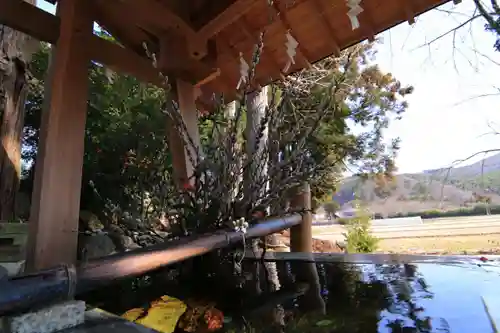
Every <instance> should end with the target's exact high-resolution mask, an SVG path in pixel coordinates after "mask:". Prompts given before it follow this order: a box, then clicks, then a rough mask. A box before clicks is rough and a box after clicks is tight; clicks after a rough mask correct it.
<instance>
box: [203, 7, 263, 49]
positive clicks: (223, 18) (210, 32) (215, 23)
mask: <svg viewBox="0 0 500 333" xmlns="http://www.w3.org/2000/svg"><path fill="white" fill-rule="evenodd" d="M259 1H260V2H264V0H257V1H256V0H236V1H235V2H234V3H233V4H232V5H230V6H229V7H228V8H226V9H225V10H224V11H223V12H222V13H220V14H219V15H217V16H216V17H215V18H214V19H212V20H211V21H210V22H208V23H207V24H206V25H205V26H203V28H201V29H200V30H198V32H197V33H198V37H199V38H201V39H205V40H208V39H209V38H212V37H213V36H215V35H216V34H218V33H219V32H221V31H222V30H224V28H226V27H228V26H229V25H231V24H232V23H233V22H236V21H238V19H239V18H240V17H242V16H243V15H245V14H246V13H248V12H249V11H250V10H252V8H254V6H255V5H257V4H258V3H259Z"/></svg>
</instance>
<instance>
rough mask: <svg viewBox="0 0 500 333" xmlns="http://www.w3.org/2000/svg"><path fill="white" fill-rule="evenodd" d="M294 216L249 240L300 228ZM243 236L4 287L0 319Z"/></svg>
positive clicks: (167, 247) (108, 260) (154, 250)
mask: <svg viewBox="0 0 500 333" xmlns="http://www.w3.org/2000/svg"><path fill="white" fill-rule="evenodd" d="M301 222H302V216H301V215H300V214H293V215H289V216H284V217H280V218H270V219H267V220H264V221H262V222H261V223H258V224H255V225H253V226H251V227H250V228H248V230H247V232H246V233H245V234H244V237H245V238H246V239H251V238H256V237H263V236H267V235H269V234H272V233H275V232H278V231H281V230H284V229H288V228H290V227H292V226H295V225H297V224H300V223H301ZM242 236H243V234H242V233H240V232H233V231H229V232H228V231H221V232H218V233H215V234H209V235H201V236H198V237H195V238H191V239H188V240H180V241H176V242H169V243H165V244H158V245H155V246H152V247H148V248H144V249H138V250H134V251H130V252H126V253H118V254H114V255H111V256H108V257H104V258H100V259H95V260H91V261H89V262H87V263H84V264H81V265H79V266H77V267H75V266H60V267H55V268H52V269H48V270H44V271H40V272H36V273H33V274H28V275H22V276H18V277H14V278H11V279H8V280H2V281H0V317H1V316H3V315H6V314H12V313H19V312H22V311H28V310H30V309H32V308H35V307H40V306H43V305H45V304H49V303H53V302H57V301H61V300H65V299H71V298H73V297H74V296H75V295H76V294H80V293H83V292H86V291H89V290H92V289H95V288H97V287H100V286H102V285H105V284H109V283H111V282H113V281H115V280H118V279H121V278H126V277H131V276H138V275H141V274H145V273H147V272H149V271H152V270H155V269H157V268H160V267H165V266H168V265H171V264H174V263H177V262H180V261H183V260H186V259H189V258H192V257H195V256H199V255H202V254H205V253H208V252H210V251H213V250H216V249H220V248H224V247H227V246H229V245H231V244H235V243H238V242H241V241H242Z"/></svg>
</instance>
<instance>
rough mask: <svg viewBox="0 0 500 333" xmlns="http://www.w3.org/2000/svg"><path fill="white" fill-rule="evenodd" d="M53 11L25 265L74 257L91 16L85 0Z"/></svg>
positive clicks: (38, 265)
mask: <svg viewBox="0 0 500 333" xmlns="http://www.w3.org/2000/svg"><path fill="white" fill-rule="evenodd" d="M57 12H58V16H59V17H60V24H59V28H60V34H59V40H58V43H57V44H56V46H55V47H54V48H53V50H52V58H51V64H50V68H49V79H48V80H47V89H46V97H45V105H44V110H43V112H42V120H41V126H40V144H39V148H38V156H37V160H36V171H35V181H34V190H33V196H32V200H31V203H32V204H31V214H30V222H29V246H28V249H29V250H28V256H27V268H28V270H40V269H44V268H49V267H53V266H56V265H60V264H74V263H75V261H76V257H77V241H78V219H79V212H80V190H81V182H82V179H81V177H82V167H83V153H84V138H85V120H86V115H87V98H88V96H87V95H88V69H89V65H90V53H89V51H90V48H89V46H88V45H89V41H90V40H91V37H92V33H93V32H92V29H93V18H92V15H91V10H90V8H89V3H88V2H87V1H86V0H64V1H61V2H59V4H58V9H57ZM37 24H40V22H37Z"/></svg>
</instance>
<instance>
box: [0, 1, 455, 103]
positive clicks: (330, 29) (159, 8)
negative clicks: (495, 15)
mask: <svg viewBox="0 0 500 333" xmlns="http://www.w3.org/2000/svg"><path fill="white" fill-rule="evenodd" d="M448 1H449V0H363V1H362V2H361V6H362V7H363V9H364V12H363V13H362V14H361V15H360V16H359V19H360V23H361V27H360V28H359V29H356V30H352V28H351V24H350V21H349V18H348V17H347V10H348V8H347V6H346V3H345V1H344V0H295V1H288V0H275V1H274V5H273V6H271V7H270V6H269V3H268V1H266V0H224V1H222V0H221V1H210V0H197V1H196V2H195V3H193V5H192V6H188V5H187V4H188V2H186V1H185V0H127V2H126V3H127V5H126V6H124V5H122V1H119V0H107V1H104V0H93V1H92V3H93V5H94V10H95V16H96V19H98V21H99V23H100V24H101V25H102V26H105V27H109V29H110V31H111V32H112V33H115V35H116V36H115V37H116V38H117V39H118V40H119V41H120V42H121V43H122V45H123V46H124V47H125V50H126V51H127V52H128V56H125V52H122V53H123V54H121V55H120V56H115V55H112V56H106V55H105V54H104V53H109V50H105V49H102V50H101V49H99V48H98V46H99V45H97V44H96V43H94V44H93V45H90V46H89V47H90V48H91V49H92V52H91V53H92V55H93V57H94V58H101V59H105V60H106V61H105V63H106V65H108V66H113V62H116V64H115V66H114V67H115V69H116V70H118V71H125V72H127V73H133V74H134V75H136V76H138V77H139V78H140V79H146V80H147V81H149V82H151V83H154V84H159V82H158V80H157V78H156V77H155V75H152V74H151V73H149V72H148V73H147V74H140V75H139V74H138V73H142V72H146V71H152V70H151V68H147V66H146V65H144V64H142V63H140V62H139V61H131V60H130V59H133V58H134V57H135V58H137V57H138V56H139V58H140V57H141V56H142V57H143V58H144V57H145V56H144V54H143V52H142V51H141V50H142V43H143V42H148V43H149V44H151V49H152V51H153V52H156V53H158V54H159V53H161V50H160V44H161V41H163V40H165V38H169V36H172V35H176V36H178V37H180V38H181V39H184V40H185V41H184V43H183V44H185V45H187V46H188V47H187V50H186V53H185V56H184V57H182V58H183V59H181V61H183V63H181V64H178V65H177V64H175V65H176V66H180V67H182V71H177V72H176V71H173V72H172V66H171V65H169V64H168V63H166V64H164V66H165V68H160V69H162V70H167V69H168V70H169V74H170V73H173V74H174V75H183V76H184V77H183V79H184V80H187V79H188V80H189V81H192V80H198V81H200V82H203V83H204V85H203V93H204V94H206V95H211V94H212V93H214V92H215V93H222V92H223V93H225V96H226V98H225V99H226V100H228V99H231V98H234V97H235V96H236V84H237V81H238V79H239V53H240V52H242V53H243V54H244V56H245V59H246V60H247V62H251V55H252V52H253V50H254V48H255V45H256V43H257V40H258V36H259V34H260V33H261V32H265V38H264V44H265V45H264V51H263V53H262V56H261V61H260V64H259V65H258V68H257V72H256V77H255V80H254V81H255V82H254V84H253V85H252V86H251V87H252V88H258V86H259V85H260V86H264V85H266V84H268V83H270V82H272V81H274V80H277V79H281V78H282V76H283V73H282V72H281V71H282V69H283V67H284V66H285V64H286V62H287V54H286V47H285V42H286V39H285V34H286V32H287V31H288V30H290V32H291V33H292V35H293V36H294V37H295V38H296V39H297V40H298V41H299V43H300V44H299V47H298V50H297V59H296V64H295V65H294V66H292V68H291V69H290V72H294V71H298V70H300V69H302V68H304V67H308V66H309V64H313V63H315V62H317V61H319V60H321V59H323V58H325V57H328V56H330V55H332V54H333V55H337V54H339V52H340V50H342V49H345V48H347V47H349V46H351V45H354V44H356V43H358V42H360V41H363V40H366V39H369V40H373V39H374V38H375V37H376V35H377V34H379V33H380V32H382V31H384V30H386V29H389V28H391V27H393V26H395V25H397V24H399V23H402V22H405V21H408V22H410V23H413V22H414V21H415V17H417V16H418V15H420V14H422V13H424V12H426V11H428V10H430V9H432V8H434V7H436V6H439V5H442V4H444V3H446V2H448ZM2 2H16V0H1V1H0V3H2ZM11 8H14V7H11ZM28 14H30V15H31V14H33V15H31V16H32V17H35V16H36V17H38V16H40V15H35V14H36V13H34V12H33V11H32V10H31V11H29V13H28ZM6 16H8V18H9V19H8V20H7V19H6ZM0 17H3V18H2V20H3V21H5V22H3V23H5V24H7V25H10V26H13V27H23V29H24V31H25V32H28V33H32V34H34V35H36V37H38V38H41V39H43V40H47V41H50V42H55V40H54V38H57V34H55V33H54V30H55V29H57V22H55V21H54V20H52V21H51V20H48V19H46V20H44V22H46V23H47V24H39V22H38V21H36V20H26V13H17V12H14V11H11V12H9V13H8V14H2V15H0ZM166 17H170V18H172V19H171V20H166V19H165V18H166ZM27 21H33V23H29V22H28V23H27ZM35 23H36V24H35ZM207 39H208V40H213V41H215V43H216V44H217V45H216V47H215V48H216V49H217V54H216V58H217V59H216V60H215V61H213V60H211V59H209V60H210V61H207V57H208V58H211V57H213V55H212V54H209V52H208V49H207V47H208V45H209V43H208V42H207ZM101 46H102V45H101ZM172 46H175V45H170V44H168V45H163V46H161V47H162V48H167V50H166V51H165V49H164V50H163V52H168V50H173V48H172ZM200 50H202V51H200ZM195 51H196V52H195ZM195 53H196V54H195ZM205 54H206V56H204V55H205ZM203 56H204V57H203ZM124 59H127V60H124ZM103 62H104V61H103ZM134 62H135V63H137V66H136V67H137V68H132V66H133V64H134ZM139 65H140V66H142V67H139ZM214 66H217V67H219V69H220V70H221V74H220V75H213V73H216V71H217V68H214ZM153 72H154V71H153ZM191 78H192V80H191ZM207 78H209V79H207ZM192 83H194V82H192Z"/></svg>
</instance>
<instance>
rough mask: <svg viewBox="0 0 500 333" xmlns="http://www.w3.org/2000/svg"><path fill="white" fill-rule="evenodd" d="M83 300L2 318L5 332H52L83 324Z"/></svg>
mask: <svg viewBox="0 0 500 333" xmlns="http://www.w3.org/2000/svg"><path fill="white" fill-rule="evenodd" d="M84 319H85V302H83V301H67V302H61V303H57V304H54V305H51V306H48V307H46V308H43V309H40V310H37V311H33V312H28V313H24V314H21V315H17V316H10V317H4V318H2V332H5V333H54V332H58V331H61V330H64V329H68V328H72V327H75V326H77V325H81V324H83V322H84Z"/></svg>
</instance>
